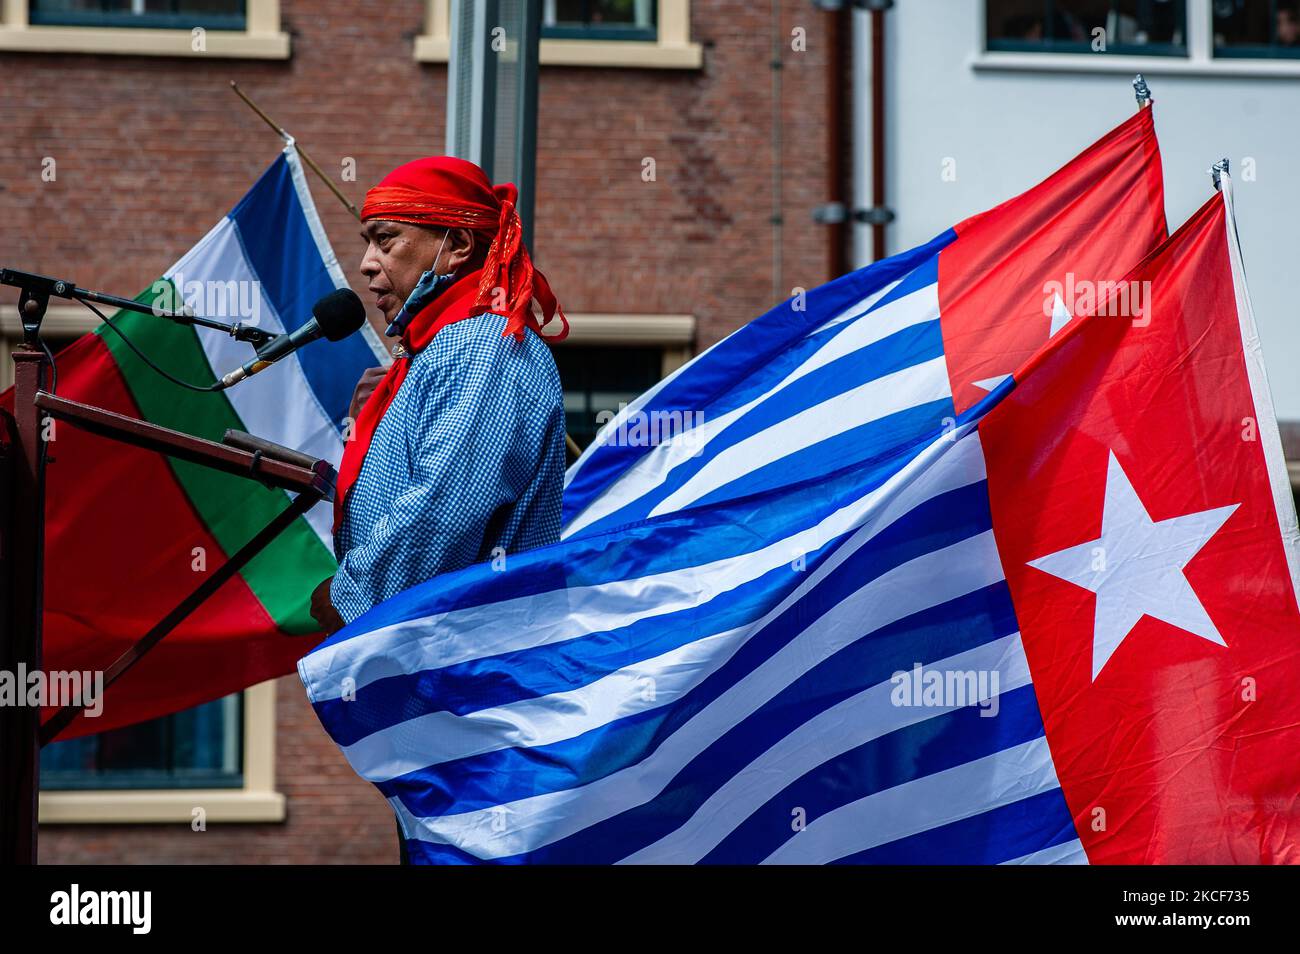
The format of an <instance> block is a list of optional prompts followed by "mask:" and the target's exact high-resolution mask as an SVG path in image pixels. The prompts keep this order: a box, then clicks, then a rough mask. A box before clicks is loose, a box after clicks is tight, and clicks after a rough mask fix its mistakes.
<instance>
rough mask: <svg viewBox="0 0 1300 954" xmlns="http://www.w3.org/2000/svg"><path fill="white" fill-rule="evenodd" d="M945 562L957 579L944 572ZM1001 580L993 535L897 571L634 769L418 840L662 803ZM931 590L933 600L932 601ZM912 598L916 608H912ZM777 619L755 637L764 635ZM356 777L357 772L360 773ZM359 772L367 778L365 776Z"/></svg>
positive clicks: (511, 848) (588, 818)
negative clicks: (779, 706) (812, 688)
mask: <svg viewBox="0 0 1300 954" xmlns="http://www.w3.org/2000/svg"><path fill="white" fill-rule="evenodd" d="M945 561H946V563H947V567H949V568H951V570H950V571H949V572H947V573H944V572H940V570H939V566H940V565H941V564H943V563H944V562H945ZM998 579H1001V571H1000V567H998V566H997V550H996V545H995V544H994V542H993V535H992V533H991V532H989V533H986V534H982V535H980V536H978V537H974V538H972V539H971V540H968V541H964V542H963V543H961V544H957V545H955V546H953V547H949V548H947V550H946V551H939V553H937V554H929V555H927V556H926V557H923V558H920V559H918V560H914V561H912V562H911V563H909V564H906V565H904V566H902V567H899V568H897V569H896V570H894V571H891V572H890V573H889V574H886V576H884V577H881V578H879V579H877V580H875V581H873V582H872V583H871V584H869V585H868V586H867V587H864V588H863V589H862V590H859V591H858V592H857V593H855V594H854V595H853V596H851V597H850V598H848V599H846V600H845V601H843V602H842V603H840V604H839V605H837V606H835V607H834V608H832V609H831V610H829V611H828V612H827V613H825V614H823V615H822V616H821V617H820V618H818V619H817V620H815V621H813V622H811V623H810V624H809V625H808V627H807V628H805V629H804V630H803V631H802V632H801V633H800V634H799V635H798V636H796V637H795V638H794V639H792V640H790V641H789V642H787V643H786V645H784V646H782V647H781V649H779V650H778V651H777V652H775V653H773V654H772V655H771V656H770V657H768V658H767V659H766V660H764V661H763V662H762V663H761V664H760V665H759V666H758V667H757V668H756V669H754V670H753V671H752V672H751V673H749V674H748V675H747V676H745V677H744V678H743V679H741V680H740V681H739V682H737V683H736V684H734V685H732V686H731V687H729V688H728V689H727V690H726V691H724V692H723V693H722V694H721V695H719V696H718V697H717V698H716V699H714V700H713V702H711V703H709V705H707V706H706V707H705V708H704V709H703V710H701V711H700V712H698V713H696V715H695V716H694V717H692V718H691V719H690V720H689V721H688V722H687V723H686V724H685V725H684V726H682V727H681V728H679V729H678V730H677V731H676V732H674V733H673V734H672V735H670V736H669V737H668V738H667V739H666V740H665V741H664V742H663V744H661V745H660V747H659V748H658V749H656V750H655V752H653V753H652V754H651V755H650V756H648V757H647V758H645V759H643V760H642V761H641V762H639V763H637V764H636V765H632V766H629V767H628V768H625V769H622V770H620V771H618V772H614V773H612V774H610V775H608V776H605V777H604V778H601V779H598V780H597V781H594V782H591V783H588V784H587V785H584V786H581V787H579V788H573V789H568V790H565V791H560V792H547V793H545V794H541V795H535V796H530V797H528V798H523V799H518V800H516V801H514V802H511V803H509V804H508V805H506V806H505V810H506V812H507V817H508V819H509V824H508V825H506V826H505V830H503V831H497V830H495V829H498V828H500V827H501V826H500V824H499V823H498V824H493V820H494V819H495V818H496V817H497V816H498V814H499V812H500V811H501V809H500V808H498V807H497V806H493V807H492V808H488V809H483V810H479V811H473V812H465V813H462V814H458V815H448V816H443V817H438V818H426V819H423V820H422V825H421V826H420V830H419V832H418V837H420V838H423V839H426V840H430V841H444V842H448V843H450V844H453V845H456V846H457V847H459V848H461V849H463V850H465V851H467V852H469V853H471V854H474V855H477V856H478V857H481V858H487V857H504V856H509V855H515V854H519V853H521V852H525V851H531V850H533V849H536V848H539V847H541V846H542V845H546V844H550V843H551V842H553V841H557V840H559V839H560V838H564V837H566V836H568V835H571V834H573V833H574V832H576V831H579V830H581V829H583V828H586V827H587V826H589V825H592V824H595V823H596V822H599V821H602V820H604V819H606V818H611V817H613V816H614V815H617V814H618V813H619V812H623V811H626V810H628V809H630V808H635V807H636V806H637V805H641V804H644V803H645V802H647V801H649V800H650V799H652V798H654V797H655V796H656V795H657V794H659V792H661V791H663V789H664V787H665V786H666V785H668V783H669V782H671V781H672V779H673V777H674V776H675V775H676V774H677V773H678V772H680V771H681V770H682V768H683V767H685V766H686V765H687V764H688V763H689V762H690V761H691V759H693V758H695V757H696V756H697V755H699V754H700V752H702V751H703V750H704V749H705V748H707V747H708V746H709V745H710V744H712V743H713V742H714V741H716V740H717V739H718V738H719V737H721V736H722V735H723V734H724V733H725V732H727V731H728V730H730V729H732V728H734V727H735V726H736V725H738V724H739V723H740V722H742V721H743V720H744V719H745V718H747V717H748V716H750V715H752V714H753V713H754V712H755V711H756V710H757V709H758V708H759V707H761V706H762V705H763V704H764V703H766V702H767V701H768V700H770V699H771V698H772V697H773V696H775V695H776V694H777V693H779V692H780V691H781V690H782V689H783V688H785V687H786V686H788V685H789V684H790V683H791V682H793V681H794V680H795V679H797V678H798V677H799V676H800V675H802V674H803V673H805V672H807V671H808V670H809V669H811V668H812V667H813V666H815V665H817V663H819V662H821V661H822V660H824V659H826V658H827V657H829V656H830V655H832V654H834V653H835V652H838V651H839V650H840V649H843V648H844V647H845V646H847V645H849V644H850V643H852V642H854V641H856V640H858V639H860V638H862V636H863V635H864V631H865V630H867V629H868V627H867V626H866V625H864V622H863V621H864V620H866V619H869V620H871V625H870V627H869V628H870V629H872V630H874V629H875V628H876V627H878V626H884V625H887V624H888V623H890V622H892V621H893V620H895V619H898V618H901V617H902V616H904V615H906V614H907V613H910V612H915V611H917V610H919V609H923V608H925V607H926V606H931V605H934V604H936V603H939V602H941V601H943V600H945V599H952V598H955V597H957V596H960V595H963V594H965V593H969V592H972V591H973V590H976V589H978V588H980V587H982V586H987V585H989V584H990V583H991V582H996V581H997V580H998ZM927 587H928V588H929V589H928V592H927ZM909 597H911V599H910V600H909ZM767 622H769V619H767V618H765V619H764V621H763V623H762V624H760V625H759V626H756V627H755V628H754V631H755V632H757V631H758V630H759V629H761V627H762V625H766V624H767ZM354 768H357V767H356V766H354ZM358 771H360V769H359V768H358Z"/></svg>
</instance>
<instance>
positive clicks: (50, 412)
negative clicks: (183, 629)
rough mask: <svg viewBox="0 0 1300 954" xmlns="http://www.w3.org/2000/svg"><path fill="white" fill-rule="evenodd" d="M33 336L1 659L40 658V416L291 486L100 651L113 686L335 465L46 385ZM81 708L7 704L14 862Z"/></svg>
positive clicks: (8, 420)
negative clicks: (276, 508)
mask: <svg viewBox="0 0 1300 954" xmlns="http://www.w3.org/2000/svg"><path fill="white" fill-rule="evenodd" d="M38 321H39V319H38ZM34 337H35V336H29V339H28V341H27V343H25V344H23V345H20V346H18V347H17V348H16V349H15V350H14V352H13V361H14V413H13V415H12V416H10V415H9V414H8V413H6V412H3V411H0V507H2V508H3V509H0V606H2V607H3V613H2V614H0V667H3V668H4V669H5V670H7V671H9V672H11V673H16V672H17V671H18V667H19V666H20V665H23V666H25V667H26V670H27V671H28V672H31V671H33V670H36V669H40V668H41V666H42V652H41V622H42V613H43V609H44V599H43V577H44V525H45V463H46V453H45V452H46V447H45V441H44V439H43V437H42V427H43V422H44V419H45V418H47V417H48V418H51V419H54V420H58V421H63V422H66V423H67V424H69V425H71V426H73V427H76V428H79V429H81V430H85V431H88V432H91V433H94V434H97V435H99V436H101V437H105V438H108V439H110V440H113V441H117V442H119V443H122V444H127V445H130V446H132V447H136V448H140V449H143V450H145V451H150V452H154V453H160V454H164V455H166V456H169V457H173V458H176V459H179V460H185V461H188V462H190V463H193V464H198V465H201V466H204V467H211V468H213V469H214V470H219V471H222V472H224V473H227V474H233V475H236V476H240V477H245V478H247V479H249V480H255V481H258V482H260V483H262V484H265V485H267V486H271V487H277V488H280V489H283V490H285V491H288V492H289V493H291V494H293V495H294V496H293V497H292V499H291V501H290V502H289V504H288V506H286V507H285V509H284V510H282V511H281V512H280V513H278V514H277V515H276V516H275V517H274V518H273V519H272V520H271V521H270V522H269V523H268V524H267V525H266V526H265V527H263V528H262V529H261V530H260V531H258V532H257V533H256V534H255V535H254V536H253V537H252V538H251V539H250V540H249V541H248V542H247V543H245V544H244V545H243V546H242V547H240V548H239V550H238V551H237V552H235V553H234V554H232V555H231V556H230V558H229V559H228V560H226V562H225V563H223V564H222V565H221V566H219V567H217V568H216V569H215V570H214V571H213V572H212V573H210V574H209V575H208V576H207V578H206V579H205V580H203V582H202V583H200V584H199V585H198V586H197V587H196V588H195V589H194V590H193V591H192V592H191V593H189V594H188V595H187V596H185V597H184V598H183V599H181V600H180V601H179V602H178V603H177V604H176V606H175V608H174V609H172V610H171V611H170V612H169V613H168V614H167V615H166V616H164V617H163V618H162V619H161V620H159V621H158V622H157V623H156V624H155V625H154V626H153V627H152V628H150V629H149V631H148V632H146V633H144V634H142V635H141V636H140V638H139V639H138V640H137V641H136V642H135V643H134V644H133V645H132V646H131V647H130V648H129V649H127V650H126V652H124V653H122V655H121V656H119V657H118V658H117V659H116V660H112V661H110V660H107V659H106V660H104V663H105V665H106V667H107V668H106V669H105V671H104V692H105V695H107V694H108V691H109V688H110V687H111V686H112V684H113V683H114V682H116V681H117V680H118V679H119V678H121V677H122V675H123V674H125V673H126V672H127V671H129V670H130V669H131V667H132V666H134V665H135V664H136V663H137V662H139V661H140V659H141V658H142V657H144V656H145V655H146V654H147V653H148V652H149V651H150V650H151V649H152V648H153V647H154V646H156V645H158V643H159V642H161V641H162V640H163V638H164V637H166V636H167V634H168V633H170V632H171V631H172V630H174V629H175V628H176V626H178V625H179V624H180V623H181V622H182V621H183V620H184V619H185V618H186V617H187V616H189V615H190V614H191V613H193V612H194V610H195V609H197V608H198V607H199V606H200V605H202V604H203V602H204V601H205V600H207V599H208V598H209V597H211V596H212V595H213V594H214V593H215V592H216V591H217V590H218V589H219V588H220V587H221V586H222V584H223V583H225V582H226V581H227V580H229V579H230V578H231V577H233V576H235V575H236V574H237V573H239V571H240V570H242V569H243V567H244V566H245V565H246V564H247V563H248V562H249V561H250V560H251V559H252V558H253V557H254V556H256V555H257V554H258V553H260V552H261V551H262V550H263V549H265V548H266V546H267V545H268V544H269V543H270V542H271V541H272V540H273V539H275V537H276V536H278V535H279V534H280V533H281V532H283V531H284V530H285V529H287V528H288V527H289V526H291V525H292V524H293V522H294V521H295V520H296V519H297V518H298V517H300V516H302V515H303V514H305V513H306V512H307V511H308V510H309V509H310V508H311V507H312V506H314V505H315V504H316V503H318V502H320V501H322V500H333V497H334V483H335V476H336V475H335V472H334V468H333V466H332V465H331V464H330V463H329V462H328V461H324V460H316V459H313V458H311V457H309V456H307V455H305V454H302V453H300V452H298V451H295V450H292V449H290V448H287V447H282V446H280V445H278V444H273V443H271V442H270V441H265V440H262V439H261V438H258V437H255V436H253V435H250V434H245V433H244V432H242V431H233V430H232V431H227V432H226V434H225V437H224V440H223V442H222V443H218V442H216V441H211V440H206V439H204V438H200V437H195V436H194V435H192V434H186V433H183V432H181V431H175V430H171V429H169V428H166V427H160V426H158V425H156V424H150V423H149V422H147V421H142V420H139V419H136V418H132V417H127V416H126V415H122V414H118V413H116V412H113V411H109V410H106V409H104V408H99V407H95V406H93V405H90V404H83V403H81V402H78V401H72V400H68V399H67V398H61V397H59V396H57V395H56V394H51V393H49V392H48V391H46V390H44V389H45V387H46V386H47V384H46V382H47V379H48V376H49V371H50V368H49V358H48V357H47V353H46V352H45V350H43V348H38V347H35V346H34V345H35V344H38V343H39V340H38V339H36V340H33V339H34ZM82 708H84V704H83V705H81V706H77V705H70V706H65V707H64V708H62V709H60V710H59V711H58V712H56V713H55V714H54V715H53V716H52V717H51V718H50V719H49V720H47V721H46V722H45V723H44V724H43V725H42V724H41V721H40V716H41V710H40V708H39V707H35V706H25V705H15V706H0V852H2V854H0V858H3V860H4V861H6V862H8V863H10V864H34V863H35V861H36V828H37V804H38V802H37V794H38V791H39V787H40V786H39V781H40V750H41V747H42V746H44V745H46V744H48V743H49V742H50V741H52V740H53V739H55V738H56V737H57V735H58V733H59V732H60V731H62V730H63V729H64V728H66V727H67V726H68V724H69V723H71V722H72V720H73V719H75V718H76V717H77V715H78V714H79V713H80V712H81V709H82Z"/></svg>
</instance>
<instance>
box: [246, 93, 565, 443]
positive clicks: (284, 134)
mask: <svg viewBox="0 0 1300 954" xmlns="http://www.w3.org/2000/svg"><path fill="white" fill-rule="evenodd" d="M230 88H231V89H232V90H234V93H235V95H236V96H238V97H239V98H240V99H242V100H243V101H244V104H245V105H247V106H248V108H249V109H251V110H252V111H253V112H255V113H257V115H258V116H259V117H261V119H262V122H264V123H266V124H267V125H268V126H270V127H271V128H272V129H274V130H275V131H276V133H278V134H279V136H280V138H281V139H283V140H284V141H285V142H287V143H289V144H290V145H291V146H293V148H294V149H295V150H296V151H297V153H298V155H299V156H301V157H302V161H303V162H304V163H306V164H307V167H308V168H309V169H311V171H312V172H314V173H316V175H317V176H319V177H320V181H321V182H323V183H325V186H326V188H328V189H329V190H330V191H331V192H333V193H334V196H335V198H337V199H338V200H339V201H340V202H342V203H343V205H344V206H345V207H346V208H347V210H348V211H349V212H351V213H352V215H353V217H354V218H356V220H357V221H358V222H360V221H361V213H360V212H359V211H357V207H356V206H355V205H354V204H353V202H352V200H351V199H349V198H348V197H347V196H345V195H344V194H343V192H342V191H341V190H340V189H339V187H338V186H337V185H335V184H334V180H333V179H331V178H330V177H329V176H327V175H326V174H325V170H323V169H322V168H321V167H320V166H318V165H316V160H314V159H312V157H311V156H309V155H307V151H306V150H305V149H303V148H302V146H300V145H298V140H297V139H295V138H294V137H293V136H291V135H289V133H288V131H287V130H286V129H285V128H284V127H283V126H281V125H280V124H279V123H277V122H276V121H275V120H274V119H272V118H271V117H270V116H268V115H266V113H265V111H263V109H262V108H261V107H260V106H258V105H257V104H256V103H255V102H253V101H252V99H250V98H249V96H248V94H247V93H245V92H244V91H243V90H242V89H240V88H239V84H238V83H236V82H235V81H234V80H231V81H230ZM564 446H565V448H566V449H567V450H568V452H569V453H570V454H572V455H573V459H574V460H577V459H578V458H579V457H581V456H582V448H581V447H579V446H578V442H577V441H575V440H574V439H573V438H572V437H570V436H569V432H568V430H567V429H566V430H565V432H564Z"/></svg>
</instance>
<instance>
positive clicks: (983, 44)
mask: <svg viewBox="0 0 1300 954" xmlns="http://www.w3.org/2000/svg"><path fill="white" fill-rule="evenodd" d="M1185 2H1186V4H1187V17H1186V24H1187V39H1186V45H1187V55H1186V56H1177V55H1175V56H1170V55H1169V54H1150V55H1147V54H1137V53H1037V52H1023V53H1019V52H1017V53H1013V52H1001V51H990V50H989V48H988V0H984V2H983V3H982V4H981V5H980V10H979V17H978V20H979V23H978V30H979V47H978V49H977V50H976V52H975V55H974V56H973V57H972V58H971V60H970V67H971V69H973V70H976V71H1009V72H1038V73H1127V74H1129V75H1132V74H1133V73H1143V74H1146V75H1148V76H1161V75H1164V76H1171V75H1173V76H1248V77H1270V76H1276V77H1296V76H1300V58H1294V59H1293V58H1290V57H1258V58H1252V57H1249V56H1242V55H1237V56H1215V55H1214V27H1213V19H1212V18H1211V15H1210V14H1211V6H1210V4H1211V2H1212V0H1185Z"/></svg>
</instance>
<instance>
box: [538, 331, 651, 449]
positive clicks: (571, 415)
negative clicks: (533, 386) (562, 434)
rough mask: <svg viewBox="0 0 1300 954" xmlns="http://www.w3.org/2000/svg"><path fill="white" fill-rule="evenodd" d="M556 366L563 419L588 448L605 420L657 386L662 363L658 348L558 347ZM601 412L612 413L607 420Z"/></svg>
mask: <svg viewBox="0 0 1300 954" xmlns="http://www.w3.org/2000/svg"><path fill="white" fill-rule="evenodd" d="M554 354H555V364H556V367H558V368H559V370H560V382H561V384H562V385H563V386H564V418H565V426H566V427H567V428H568V431H569V436H570V437H572V438H573V439H574V440H575V441H577V442H578V446H579V447H583V448H585V447H586V446H587V445H588V444H590V443H591V441H592V438H594V437H595V436H596V432H597V431H598V430H600V427H601V424H602V422H603V421H605V420H608V419H609V417H610V416H611V415H612V414H613V413H617V412H618V410H619V406H620V405H621V404H630V403H632V401H634V400H636V399H637V398H638V397H639V396H640V395H641V394H642V393H643V392H645V391H648V390H649V389H650V388H651V387H652V386H653V385H655V384H656V383H658V381H659V376H660V370H661V368H662V364H663V352H662V351H661V350H660V349H659V348H616V347H584V346H580V345H574V346H571V347H570V346H567V345H566V346H564V347H560V348H556V349H555V351H554ZM602 411H605V412H610V413H608V414H606V416H605V417H604V418H601V417H600V414H601V412H602Z"/></svg>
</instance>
